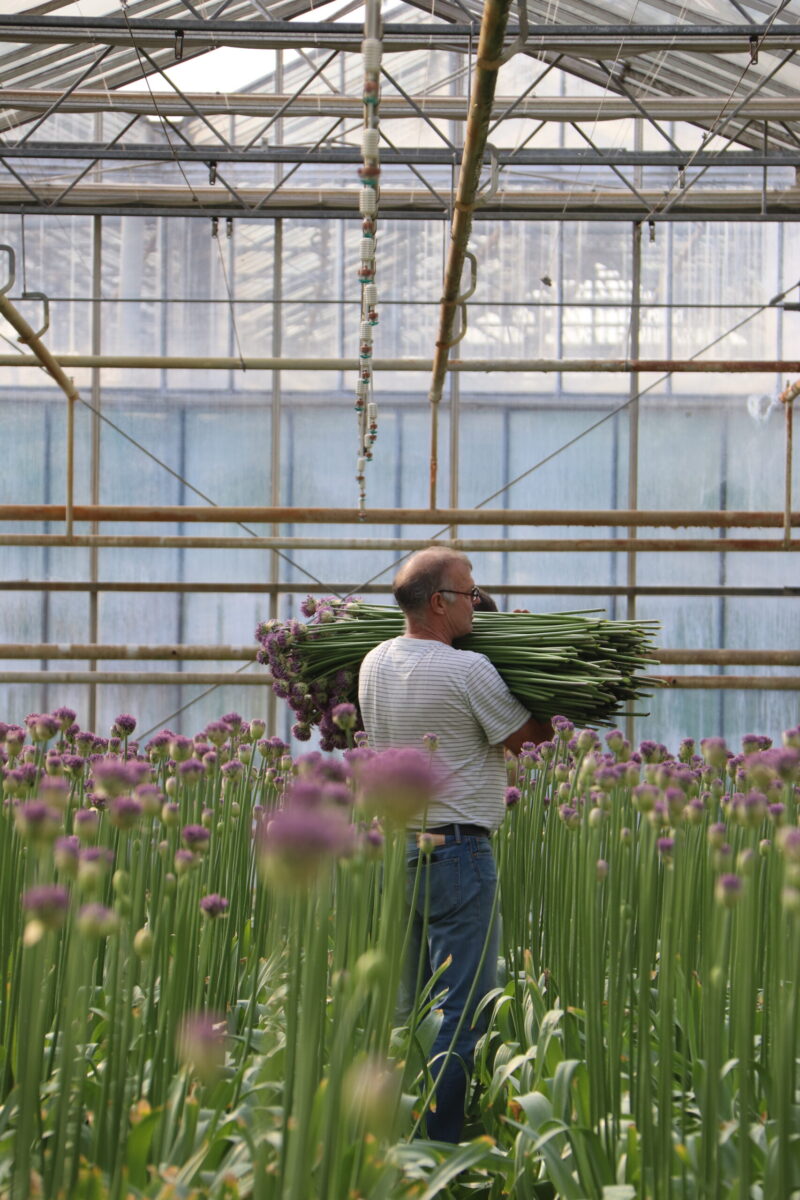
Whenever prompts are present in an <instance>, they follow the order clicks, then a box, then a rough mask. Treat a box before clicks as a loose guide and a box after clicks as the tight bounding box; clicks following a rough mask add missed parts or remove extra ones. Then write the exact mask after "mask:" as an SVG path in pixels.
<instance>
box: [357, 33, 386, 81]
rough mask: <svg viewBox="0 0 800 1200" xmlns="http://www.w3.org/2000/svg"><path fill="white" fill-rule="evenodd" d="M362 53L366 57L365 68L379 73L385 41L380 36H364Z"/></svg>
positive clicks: (372, 72) (373, 72)
mask: <svg viewBox="0 0 800 1200" xmlns="http://www.w3.org/2000/svg"><path fill="white" fill-rule="evenodd" d="M361 54H362V57H363V59H364V70H365V71H368V72H370V73H371V74H373V75H377V73H378V71H380V69H381V58H382V57H383V42H381V40H380V38H364V40H363V42H362V43H361Z"/></svg>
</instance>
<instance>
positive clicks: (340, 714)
mask: <svg viewBox="0 0 800 1200" xmlns="http://www.w3.org/2000/svg"><path fill="white" fill-rule="evenodd" d="M331 719H332V721H333V723H334V725H338V727H339V729H344V730H345V731H347V730H348V729H355V727H356V724H357V723H358V712H357V710H356V706H355V704H348V703H345V704H337V705H335V707H334V708H333V709H332V710H331Z"/></svg>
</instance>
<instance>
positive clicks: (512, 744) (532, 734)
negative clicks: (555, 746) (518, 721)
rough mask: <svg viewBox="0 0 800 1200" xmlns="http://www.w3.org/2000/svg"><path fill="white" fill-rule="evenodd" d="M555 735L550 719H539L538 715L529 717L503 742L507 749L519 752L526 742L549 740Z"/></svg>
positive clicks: (515, 752) (514, 752) (513, 752)
mask: <svg viewBox="0 0 800 1200" xmlns="http://www.w3.org/2000/svg"><path fill="white" fill-rule="evenodd" d="M552 737H553V726H552V724H551V723H550V721H537V719H536V717H528V719H527V721H526V722H525V724H524V725H522V726H521V727H520V728H519V729H518V730H517V731H516V733H510V734H509V735H508V737H507V738H506V739H505V741H504V742H503V745H504V746H505V748H506V750H510V751H511V753H512V754H519V752H520V750H521V749H522V747H523V745H524V743H525V742H537V743H538V742H548V741H550V739H551V738H552Z"/></svg>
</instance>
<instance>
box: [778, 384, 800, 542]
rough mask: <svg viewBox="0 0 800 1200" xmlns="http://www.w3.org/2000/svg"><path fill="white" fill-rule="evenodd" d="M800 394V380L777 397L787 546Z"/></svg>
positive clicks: (789, 535)
mask: <svg viewBox="0 0 800 1200" xmlns="http://www.w3.org/2000/svg"><path fill="white" fill-rule="evenodd" d="M797 396H800V380H798V381H797V382H796V383H790V384H789V385H788V386H787V387H785V388H784V389H783V391H782V392H781V394H780V396H779V397H778V399H779V400H780V402H781V403H782V404H783V407H784V410H785V413H786V467H785V479H784V520H783V540H784V543H785V545H786V546H787V548H788V546H789V543H790V542H791V540H792V456H793V452H792V442H793V424H794V401H795V398H796V397H797Z"/></svg>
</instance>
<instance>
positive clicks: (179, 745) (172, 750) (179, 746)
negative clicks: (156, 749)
mask: <svg viewBox="0 0 800 1200" xmlns="http://www.w3.org/2000/svg"><path fill="white" fill-rule="evenodd" d="M193 750H194V742H193V741H192V739H191V738H188V737H184V736H183V734H180V733H176V734H173V736H172V737H171V738H170V740H169V756H170V758H173V759H174V760H175V762H176V763H179V762H186V760H187V758H191V756H192V751H193Z"/></svg>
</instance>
